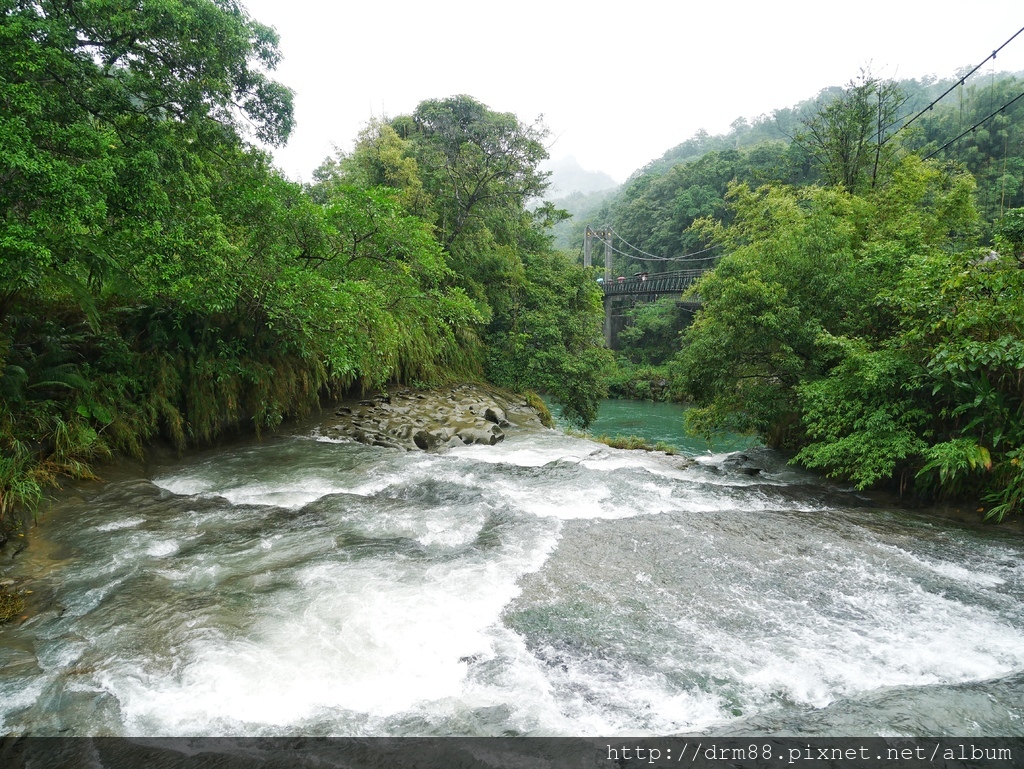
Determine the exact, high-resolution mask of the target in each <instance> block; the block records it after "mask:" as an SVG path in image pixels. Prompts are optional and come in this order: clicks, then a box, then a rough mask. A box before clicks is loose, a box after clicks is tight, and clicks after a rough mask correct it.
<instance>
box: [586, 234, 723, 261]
mask: <svg viewBox="0 0 1024 769" xmlns="http://www.w3.org/2000/svg"><path fill="white" fill-rule="evenodd" d="M612 232H614V230H612ZM615 234H616V235H618V233H615ZM595 235H596V234H595ZM596 237H597V239H598V240H599V241H601V242H602V243H604V244H605V245H606V246H608V248H610V249H611V250H612V251H614V252H615V253H617V254H618V255H619V256H624V257H626V258H627V259H632V260H634V261H637V262H681V261H685V260H687V259H690V258H691V257H694V256H699V255H700V254H706V253H707V252H708V251H713V250H714V249H716V248H720V246H711V247H710V248H705V249H704V250H702V251H694V252H693V253H690V254H683V255H682V256H655V255H654V254H649V255H648V257H647V258H644V257H642V256H634V255H633V254H627V253H626V252H625V251H620V250H619V249H617V248H616V247H615V246H614V245H612V243H611V242H610V239H609V240H605V239H604V238H602V237H601V236H600V235H596ZM619 240H622V238H621V237H620V238H619ZM622 242H623V243H626V245H627V246H629V247H630V248H636V246H634V245H632V244H630V243H627V242H626V241H625V240H622ZM636 250H637V251H640V253H642V254H646V253H647V252H646V251H642V250H641V249H639V248H637V249H636ZM716 258H717V257H714V256H705V257H704V258H702V259H693V261H695V262H704V261H708V260H709V259H716Z"/></svg>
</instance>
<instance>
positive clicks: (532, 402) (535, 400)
mask: <svg viewBox="0 0 1024 769" xmlns="http://www.w3.org/2000/svg"><path fill="white" fill-rule="evenodd" d="M526 405H527V406H529V407H530V408H531V409H533V410H534V411H536V412H537V416H538V417H540V423H541V424H542V425H544V427H548V428H551V427H554V426H555V419H554V417H553V416H551V409H549V408H548V404H546V403H545V402H544V401H543V400H542V399H541V397H540V396H539V395H537V393H535V392H530V391H527V392H526Z"/></svg>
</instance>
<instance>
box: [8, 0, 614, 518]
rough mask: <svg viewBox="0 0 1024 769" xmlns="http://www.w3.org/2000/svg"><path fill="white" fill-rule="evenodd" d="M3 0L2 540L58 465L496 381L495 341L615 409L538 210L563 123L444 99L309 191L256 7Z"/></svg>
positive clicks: (559, 386) (334, 164) (387, 129)
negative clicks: (426, 386)
mask: <svg viewBox="0 0 1024 769" xmlns="http://www.w3.org/2000/svg"><path fill="white" fill-rule="evenodd" d="M2 13H3V19H4V24H3V25H2V26H0V104H3V106H4V109H3V110H2V111H0V112H2V114H0V179H2V180H3V183H2V184H0V417H2V420H0V449H2V454H0V535H2V529H3V527H4V525H5V523H7V524H10V522H11V521H12V520H14V515H13V513H14V511H15V510H16V509H18V508H27V509H31V508H34V507H35V506H36V505H37V504H38V503H39V501H40V500H41V498H42V494H43V490H44V488H45V487H46V486H47V485H50V484H53V483H56V482H57V481H58V480H59V479H60V478H61V477H67V476H71V477H80V478H87V477H91V475H92V473H93V467H94V466H95V464H96V463H97V462H99V461H102V460H104V459H105V458H108V457H110V456H113V455H114V454H115V453H119V452H129V453H132V454H136V455H139V454H141V452H142V447H143V445H144V443H145V442H146V441H147V440H150V439H152V438H155V437H157V436H163V437H164V438H166V439H167V440H169V441H170V442H172V443H173V444H174V445H175V446H177V447H179V448H183V447H185V446H187V445H190V444H194V443H203V442H209V441H212V440H214V439H216V438H218V437H219V436H221V435H224V434H225V433H227V432H230V431H234V430H238V429H243V428H252V429H255V430H256V431H257V432H260V431H262V430H266V429H274V428H275V427H277V426H278V425H279V424H280V423H281V421H282V420H283V419H285V418H288V417H289V416H293V415H300V414H303V413H305V412H307V411H309V410H310V409H312V408H315V407H316V406H317V404H318V403H319V401H320V399H321V397H324V396H329V395H337V394H339V393H340V392H342V391H344V390H346V389H349V388H369V387H381V386H384V385H385V384H386V383H388V382H390V381H394V380H404V381H417V382H422V383H435V382H441V381H444V380H448V379H451V378H455V377H460V378H478V377H479V376H480V375H481V372H482V368H483V362H484V360H485V358H487V357H488V356H487V355H485V352H484V349H483V346H482V341H481V339H482V338H483V337H486V338H487V339H488V340H491V341H492V342H493V344H494V346H495V348H499V347H501V348H508V347H510V345H512V340H515V344H518V345H520V347H521V349H519V348H517V349H518V353H519V358H518V361H519V364H520V366H521V367H522V368H523V369H524V370H528V371H529V372H530V373H529V376H527V377H523V376H521V375H520V372H518V371H517V372H515V376H507V377H506V379H511V380H515V381H516V382H517V383H520V384H524V385H528V386H532V387H546V388H547V389H549V390H550V391H551V392H553V394H555V396H556V397H559V398H561V399H563V400H564V401H565V402H566V404H567V408H568V409H569V410H570V412H572V410H573V409H576V412H574V413H578V414H580V415H582V417H581V418H592V415H593V412H594V410H595V409H596V405H595V404H596V401H595V400H594V388H593V382H594V379H595V378H596V376H597V371H598V369H599V368H600V363H601V361H602V360H603V358H602V353H601V352H600V350H599V348H598V341H597V340H599V336H596V335H595V333H594V328H595V320H594V319H595V317H598V316H599V310H600V300H599V298H597V297H595V296H594V291H595V288H594V286H593V284H592V282H591V281H590V280H587V279H586V276H584V275H583V274H582V270H580V269H579V268H576V267H573V266H572V265H569V264H568V263H562V260H561V259H560V257H557V256H555V255H553V254H552V253H551V251H550V248H549V245H548V238H547V236H546V235H545V228H546V227H548V226H550V225H551V224H552V223H554V222H556V221H558V220H559V219H560V218H561V216H562V214H561V212H559V211H557V210H555V209H554V208H553V207H551V206H541V207H540V208H538V209H536V210H534V211H529V210H527V207H526V203H527V201H529V200H530V199H531V198H534V197H536V196H537V195H538V194H539V193H540V192H541V191H542V190H543V189H544V187H545V177H544V174H541V173H539V172H538V171H537V163H538V162H539V161H540V160H541V159H542V158H543V157H545V156H546V152H545V150H544V146H543V144H542V141H541V140H542V139H543V138H544V136H545V132H544V130H543V128H541V127H537V126H525V125H523V124H521V123H520V122H519V121H518V119H516V118H515V116H514V115H510V114H506V113H496V112H493V111H491V110H489V109H488V108H487V107H485V106H484V105H482V104H480V103H479V102H476V101H475V100H473V99H471V98H469V97H455V98H452V99H446V100H441V101H431V102H424V103H423V104H421V105H420V107H419V108H418V109H417V111H416V113H415V114H414V115H413V116H410V117H403V118H399V119H396V120H395V121H393V122H392V123H375V124H372V125H371V126H370V127H369V128H368V129H367V130H366V131H365V132H364V133H363V135H362V136H361V137H360V143H359V146H358V149H357V151H356V152H355V153H354V154H353V155H352V156H351V157H350V158H338V159H336V160H332V161H329V162H327V163H325V165H324V166H323V167H322V168H321V169H319V170H318V172H317V174H316V184H315V185H313V186H312V187H309V188H304V187H302V186H300V185H298V184H295V183H292V182H290V181H288V180H287V179H285V178H283V177H282V176H281V175H280V174H279V173H278V172H277V171H276V170H274V168H273V167H272V165H271V163H270V160H269V158H268V157H267V156H266V155H265V154H264V153H262V152H260V151H258V150H256V149H254V148H252V147H251V146H249V144H248V140H249V138H250V135H251V136H254V137H255V138H257V139H259V140H261V141H263V142H267V143H270V144H278V143H281V142H283V141H284V140H285V139H286V138H287V135H288V133H289V132H290V129H291V124H292V109H291V93H290V91H288V89H286V88H284V87H283V86H280V85H278V84H277V83H275V82H273V81H271V80H269V79H268V78H267V76H266V75H265V74H264V73H265V72H266V71H268V70H271V69H273V67H274V66H275V65H276V63H277V59H278V54H277V50H276V44H277V40H276V36H275V34H274V33H273V32H272V31H271V30H270V29H268V28H266V27H264V26H262V25H260V24H258V23H257V22H255V21H253V20H252V19H250V18H249V17H248V16H247V15H246V13H245V12H244V11H243V10H242V9H241V8H240V7H239V6H237V5H236V4H234V3H231V2H221V0H166V1H165V2H161V3H157V4H155V5H153V4H151V5H146V6H145V7H138V6H137V5H132V4H130V3H128V4H126V3H124V2H122V0H99V1H98V2H94V3H88V4H81V3H75V4H60V3H57V4H55V3H52V2H42V3H28V2H21V1H20V0H9V2H7V4H6V6H5V8H4V9H3V11H2ZM549 280H550V281H552V283H553V284H554V285H553V287H549V286H547V285H545V283H544V282H545V281H549ZM562 291H564V292H566V295H565V296H563V295H562V294H561V293H559V292H562ZM595 308H596V309H595ZM597 327H598V328H599V322H598V323H597ZM534 357H536V360H535V359H534ZM489 359H491V360H494V359H495V356H494V355H493V354H492V355H491V356H490V358H489ZM499 369H500V366H499Z"/></svg>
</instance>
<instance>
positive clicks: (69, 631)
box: [0, 428, 1024, 736]
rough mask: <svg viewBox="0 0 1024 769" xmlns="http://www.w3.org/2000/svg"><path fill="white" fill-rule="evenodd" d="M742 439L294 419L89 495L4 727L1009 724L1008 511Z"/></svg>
mask: <svg viewBox="0 0 1024 769" xmlns="http://www.w3.org/2000/svg"><path fill="white" fill-rule="evenodd" d="M750 453H752V454H756V457H755V458H756V459H757V460H758V461H760V462H761V463H762V466H763V467H764V468H765V472H764V473H762V474H760V475H750V474H748V473H744V472H741V471H739V470H738V469H735V468H733V467H732V465H731V464H730V463H729V462H726V461H725V457H724V455H721V454H708V453H707V452H706V451H705V452H703V453H701V454H700V455H699V456H698V457H697V459H696V461H694V462H692V463H687V462H686V461H684V460H681V459H680V458H678V457H676V458H669V457H665V456H662V455H655V454H648V453H644V452H623V451H617V450H614V449H609V448H607V447H605V446H602V445H598V444H594V443H591V442H588V441H584V440H581V439H578V438H573V437H568V436H565V435H562V434H560V433H557V432H553V431H542V432H518V433H515V434H513V435H511V436H510V437H509V438H508V439H507V440H506V441H505V442H504V443H501V444H499V445H497V446H493V447H483V446H476V447H465V448H462V449H457V450H453V451H451V452H449V453H446V454H424V453H405V452H401V451H396V450H391V449H382V448H374V447H367V446H362V445H358V444H352V443H339V442H332V441H328V440H324V439H322V438H320V437H318V434H317V433H316V431H315V429H313V428H310V429H308V430H299V431H297V432H295V433H294V434H291V435H284V436H279V437H276V438H273V439H270V440H267V441H265V442H263V443H249V444H244V445H239V446H235V447H233V448H228V449H220V450H217V451H212V452H209V453H206V454H202V455H198V456H195V457H192V458H190V459H189V460H187V461H183V462H180V463H173V464H168V465H167V466H164V467H161V468H157V469H156V470H155V471H154V472H153V473H152V477H151V479H148V480H145V479H134V480H131V479H128V480H121V481H116V482H111V483H108V484H106V485H104V486H102V487H97V488H96V489H94V490H87V491H85V492H83V495H82V498H80V499H78V500H70V501H68V502H66V503H64V504H63V505H62V507H61V508H60V509H58V510H55V511H53V512H52V513H49V514H48V515H47V516H46V517H45V518H44V520H43V521H42V523H41V525H40V527H39V529H38V532H37V534H36V537H35V540H34V542H33V545H32V546H31V547H30V548H29V549H28V550H27V551H26V552H25V553H23V554H22V555H21V556H19V557H18V558H17V559H15V561H14V567H15V572H17V570H18V569H20V570H22V571H23V572H24V573H31V574H35V575H37V576H36V579H35V580H34V582H33V594H32V595H31V596H30V598H31V605H30V607H29V615H30V618H29V619H28V620H27V621H25V622H23V623H22V624H20V625H17V626H7V627H5V628H3V629H0V734H4V733H7V734H11V733H15V734H18V733H22V734H23V733H32V734H44V735H45V734H89V735H107V734H112V735H117V734H126V735H149V736H153V735H203V734H212V735H219V734H230V735H243V734H253V735H267V734H274V735H284V734H305V735H353V736H356V735H449V734H451V735H504V734H538V735H615V734H629V735H641V734H671V733H684V732H685V733H706V734H708V733H710V734H731V733H745V734H756V733H760V734H765V733H776V734H777V733H797V734H820V735H826V734H833V735H835V734H851V735H874V734H882V735H897V734H905V735H913V734H949V735H961V736H962V735H974V734H978V735H1021V734H1024V720H1022V719H1024V590H1022V588H1024V546H1022V544H1021V539H1020V536H1019V534H1015V533H1010V532H1005V531H1002V530H1000V529H998V528H993V527H972V526H965V525H957V524H954V523H950V522H949V521H940V520H936V519H930V518H928V517H927V516H923V515H916V514H910V513H906V512H897V511H893V510H889V509H885V508H884V507H876V506H872V505H871V504H870V503H868V502H867V501H866V500H864V499H861V498H859V497H858V496H855V495H853V494H852V493H849V492H845V491H842V490H839V489H836V488H834V487H832V486H829V485H826V484H823V483H821V482H819V481H817V480H814V479H813V478H812V477H810V476H807V475H804V474H802V473H800V472H798V471H795V470H793V469H791V468H788V467H786V466H785V465H784V464H782V463H781V462H780V461H779V460H778V459H777V458H775V457H774V456H773V455H771V454H770V453H769V452H767V451H766V450H763V449H752V450H751V452H750Z"/></svg>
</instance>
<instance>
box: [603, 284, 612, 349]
mask: <svg viewBox="0 0 1024 769" xmlns="http://www.w3.org/2000/svg"><path fill="white" fill-rule="evenodd" d="M604 346H605V347H607V348H608V349H609V350H610V349H612V298H611V297H610V296H607V295H606V296H605V298H604Z"/></svg>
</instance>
